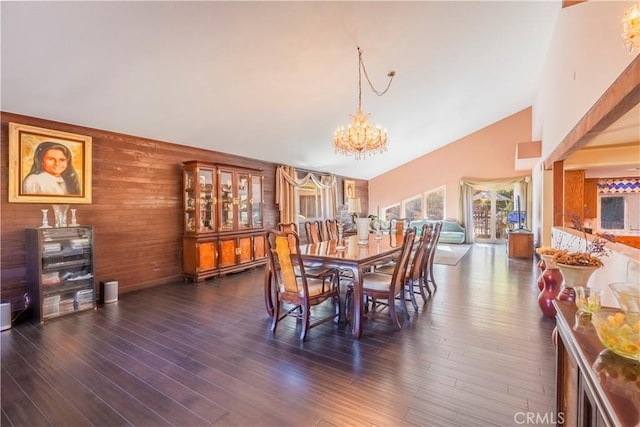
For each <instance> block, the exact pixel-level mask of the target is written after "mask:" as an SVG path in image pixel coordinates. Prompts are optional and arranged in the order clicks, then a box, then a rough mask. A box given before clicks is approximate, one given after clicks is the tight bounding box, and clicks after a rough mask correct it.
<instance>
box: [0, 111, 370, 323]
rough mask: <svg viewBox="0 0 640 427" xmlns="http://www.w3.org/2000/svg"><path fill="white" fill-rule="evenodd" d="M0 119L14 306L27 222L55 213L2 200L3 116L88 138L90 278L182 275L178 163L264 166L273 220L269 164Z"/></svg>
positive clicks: (85, 208) (141, 282) (2, 254)
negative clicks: (90, 152)
mask: <svg viewBox="0 0 640 427" xmlns="http://www.w3.org/2000/svg"><path fill="white" fill-rule="evenodd" d="M0 119H1V120H0V121H1V128H0V162H1V163H0V197H1V198H2V201H1V204H0V208H1V210H0V233H1V238H2V239H1V242H0V249H1V250H0V273H1V276H2V286H1V287H0V298H1V299H2V302H11V303H12V308H13V309H14V311H15V310H18V309H21V307H22V306H23V304H24V293H25V292H26V291H27V282H26V260H25V242H26V231H25V228H26V227H37V226H39V225H40V224H41V222H42V213H41V212H40V209H45V208H47V209H49V221H50V222H51V221H53V213H52V211H51V206H50V205H46V204H38V203H8V183H7V180H8V176H9V170H8V164H9V160H8V123H9V122H15V123H22V124H26V125H32V126H39V127H43V128H48V129H55V130H60V131H64V132H72V133H78V134H81V135H89V136H91V137H92V140H93V159H92V172H93V176H92V189H93V201H92V203H91V204H83V205H77V206H76V208H77V217H78V222H79V223H80V224H84V225H93V226H94V232H95V248H94V250H95V252H94V254H95V264H96V280H97V281H101V280H117V281H118V282H119V283H118V285H119V286H118V288H119V292H120V293H126V292H131V291H133V290H137V289H142V288H146V287H152V286H157V285H160V284H164V283H168V282H171V281H173V280H176V279H179V278H181V277H182V275H183V266H182V251H183V248H182V237H183V219H182V208H183V206H182V204H183V200H182V162H184V161H188V160H201V161H204V162H211V163H224V164H232V165H237V166H242V167H247V168H252V169H262V170H263V173H264V181H263V185H264V209H263V212H264V227H265V229H269V228H274V227H275V225H276V224H277V223H278V221H279V218H280V214H279V211H278V206H277V205H276V204H275V170H276V166H277V165H276V164H274V163H269V162H264V161H260V160H255V159H250V158H246V157H241V156H235V155H231V154H226V153H220V152H216V151H209V150H204V149H200V148H194V147H187V146H184V145H179V144H174V143H170V142H163V141H156V140H151V139H146V138H140V137H136V136H132V135H125V134H120V133H116V132H109V131H105V130H99V129H92V128H87V127H83V126H79V125H74V124H68V123H60V122H55V121H51V120H46V119H41V118H35V117H29V116H24V115H19V114H13V113H5V112H2V115H1V117H0ZM340 182H341V181H340ZM357 189H358V190H357V191H358V194H359V196H360V197H362V198H363V206H367V205H366V203H367V202H366V200H368V199H367V193H366V192H367V181H360V180H358V181H357ZM341 191H342V186H341V185H339V192H341ZM234 256H235V255H234Z"/></svg>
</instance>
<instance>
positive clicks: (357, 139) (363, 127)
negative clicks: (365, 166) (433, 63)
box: [333, 47, 396, 160]
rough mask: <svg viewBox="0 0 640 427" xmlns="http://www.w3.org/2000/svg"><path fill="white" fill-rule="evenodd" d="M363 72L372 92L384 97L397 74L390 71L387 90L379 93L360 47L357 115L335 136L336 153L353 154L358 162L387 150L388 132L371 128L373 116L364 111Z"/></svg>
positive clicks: (339, 129)
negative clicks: (368, 72)
mask: <svg viewBox="0 0 640 427" xmlns="http://www.w3.org/2000/svg"><path fill="white" fill-rule="evenodd" d="M363 70H364V75H365V77H366V79H367V82H369V86H370V87H371V90H372V91H373V92H374V93H375V94H376V95H378V96H382V95H384V94H385V93H386V92H387V90H389V86H391V81H392V80H393V76H395V74H396V73H395V71H390V72H389V73H388V74H387V76H388V77H389V83H388V84H387V87H386V89H385V90H384V91H382V92H378V91H377V90H376V89H375V88H374V87H373V85H372V84H371V80H369V76H368V74H367V69H366V67H365V66H364V62H362V51H361V50H360V47H358V109H357V110H356V113H355V114H350V115H349V117H351V123H350V124H349V126H347V128H346V129H345V128H344V126H340V127H339V128H338V129H336V132H335V133H334V135H333V144H334V146H335V152H336V153H341V154H344V155H346V156H351V155H352V154H353V155H354V156H355V159H356V160H360V159H364V157H365V155H366V154H369V155H373V154H376V153H378V152H380V153H382V152H384V151H386V150H387V131H386V130H384V131H383V130H382V129H381V128H380V126H376V127H375V128H374V127H373V126H371V125H370V124H369V123H368V122H367V121H368V120H369V116H370V115H371V114H369V113H364V112H363V111H362V71H363Z"/></svg>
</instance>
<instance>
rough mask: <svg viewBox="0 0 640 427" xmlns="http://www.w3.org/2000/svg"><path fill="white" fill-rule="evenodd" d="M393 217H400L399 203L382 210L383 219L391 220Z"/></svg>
mask: <svg viewBox="0 0 640 427" xmlns="http://www.w3.org/2000/svg"><path fill="white" fill-rule="evenodd" d="M394 218H400V203H398V204H397V205H392V206H389V207H387V208H384V210H383V218H382V219H384V220H385V221H389V220H392V219H394Z"/></svg>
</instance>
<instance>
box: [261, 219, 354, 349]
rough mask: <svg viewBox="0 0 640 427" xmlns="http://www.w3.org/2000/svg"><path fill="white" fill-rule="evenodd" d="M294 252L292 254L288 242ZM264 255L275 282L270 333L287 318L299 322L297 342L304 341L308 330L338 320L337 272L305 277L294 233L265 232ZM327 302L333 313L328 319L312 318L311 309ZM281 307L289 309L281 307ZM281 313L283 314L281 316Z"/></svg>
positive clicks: (298, 245) (274, 331)
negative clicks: (324, 276)
mask: <svg viewBox="0 0 640 427" xmlns="http://www.w3.org/2000/svg"><path fill="white" fill-rule="evenodd" d="M292 241H293V247H294V248H295V249H296V250H293V251H292V250H291V242H292ZM267 255H268V259H269V265H270V269H271V274H272V277H273V282H274V290H275V292H274V297H275V300H274V306H273V311H274V313H273V316H272V317H271V332H272V333H273V334H275V333H276V328H277V327H278V323H280V322H281V321H282V320H283V319H285V318H286V317H289V316H291V317H294V318H296V319H298V320H300V321H301V322H302V325H301V326H302V330H301V332H300V339H301V340H302V341H304V340H305V339H306V337H307V334H308V332H309V330H310V329H311V328H314V327H316V326H318V325H321V324H323V323H326V322H330V321H332V320H335V321H339V320H340V317H341V308H340V288H339V283H340V282H339V278H338V270H336V269H334V271H333V274H331V275H330V276H328V277H326V278H323V279H319V278H314V277H310V276H308V275H307V274H306V269H305V266H304V264H303V262H302V258H301V257H300V239H299V238H298V234H297V233H295V232H293V231H278V230H269V231H267ZM325 301H330V302H332V303H333V305H334V310H333V312H332V313H331V314H330V315H326V313H323V314H322V315H320V316H319V317H312V315H311V308H312V307H314V306H317V305H320V304H322V303H324V302H325ZM284 304H287V305H290V306H292V307H290V308H289V307H286V308H285V307H283V305H284ZM282 310H286V311H284V313H281V311H282Z"/></svg>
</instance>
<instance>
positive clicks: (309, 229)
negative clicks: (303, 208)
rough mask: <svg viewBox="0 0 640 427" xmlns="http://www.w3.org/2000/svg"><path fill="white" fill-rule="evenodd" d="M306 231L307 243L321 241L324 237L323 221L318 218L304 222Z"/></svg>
mask: <svg viewBox="0 0 640 427" xmlns="http://www.w3.org/2000/svg"><path fill="white" fill-rule="evenodd" d="M304 231H305V233H306V235H307V243H320V242H321V241H323V240H324V239H323V238H322V223H321V222H320V221H318V220H315V221H307V222H305V223H304Z"/></svg>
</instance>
